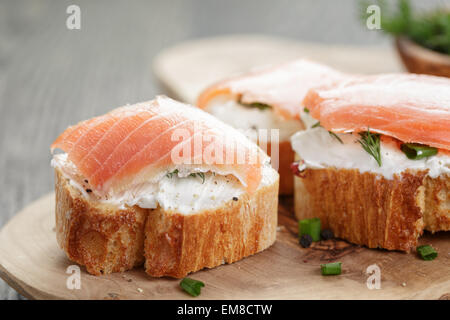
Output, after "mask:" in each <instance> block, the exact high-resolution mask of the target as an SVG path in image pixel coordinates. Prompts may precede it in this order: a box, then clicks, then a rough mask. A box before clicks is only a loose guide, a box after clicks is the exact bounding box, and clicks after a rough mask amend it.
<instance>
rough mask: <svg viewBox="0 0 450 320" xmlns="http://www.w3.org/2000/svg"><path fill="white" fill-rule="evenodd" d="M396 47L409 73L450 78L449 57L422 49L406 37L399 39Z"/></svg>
mask: <svg viewBox="0 0 450 320" xmlns="http://www.w3.org/2000/svg"><path fill="white" fill-rule="evenodd" d="M395 45H396V47H397V51H398V53H399V55H400V57H401V59H402V61H403V64H404V65H405V67H406V69H408V71H409V72H412V73H424V74H431V75H435V76H441V77H450V56H449V55H446V54H443V53H439V52H436V51H433V50H430V49H428V48H425V47H422V46H420V45H418V44H417V43H415V42H413V41H411V40H409V39H408V38H406V37H397V38H396V39H395Z"/></svg>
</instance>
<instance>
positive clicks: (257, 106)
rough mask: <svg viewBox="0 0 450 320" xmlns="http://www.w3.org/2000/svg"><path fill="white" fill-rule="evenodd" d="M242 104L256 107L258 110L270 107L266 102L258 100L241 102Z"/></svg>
mask: <svg viewBox="0 0 450 320" xmlns="http://www.w3.org/2000/svg"><path fill="white" fill-rule="evenodd" d="M241 104H242V105H244V106H246V107H249V108H258V109H259V110H266V109H271V108H272V107H271V106H269V105H268V104H265V103H260V102H253V103H242V102H241Z"/></svg>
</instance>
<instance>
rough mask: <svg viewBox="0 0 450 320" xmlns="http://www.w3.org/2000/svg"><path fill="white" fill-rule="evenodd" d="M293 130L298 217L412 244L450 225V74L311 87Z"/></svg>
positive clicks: (389, 244)
mask: <svg viewBox="0 0 450 320" xmlns="http://www.w3.org/2000/svg"><path fill="white" fill-rule="evenodd" d="M304 106H305V109H304V111H303V112H302V115H301V117H302V119H303V120H304V122H305V123H307V124H309V125H308V127H309V128H308V129H307V130H305V131H300V132H298V133H296V134H295V135H294V136H293V137H292V139H291V140H292V147H293V149H294V150H295V152H296V153H297V154H298V156H299V162H297V163H294V165H293V166H292V169H293V171H294V172H295V174H296V175H297V177H296V179H295V213H296V216H297V218H298V219H305V218H310V217H319V218H320V219H321V221H322V225H323V227H325V228H331V229H332V230H333V231H334V234H335V235H336V236H337V237H340V238H343V239H346V240H349V241H350V242H353V243H356V244H361V245H365V246H367V247H369V248H377V247H378V248H385V249H389V250H402V251H410V250H411V249H412V248H414V247H415V246H416V245H417V240H418V237H419V236H420V235H421V234H422V232H423V230H429V231H431V232H436V231H442V230H447V231H448V230H450V79H446V78H439V77H433V76H425V75H412V74H387V75H377V76H365V77H355V78H353V79H347V80H342V81H340V82H338V83H335V84H333V85H329V86H325V87H322V88H316V89H312V90H310V91H309V92H308V94H307V96H306V98H305V100H304Z"/></svg>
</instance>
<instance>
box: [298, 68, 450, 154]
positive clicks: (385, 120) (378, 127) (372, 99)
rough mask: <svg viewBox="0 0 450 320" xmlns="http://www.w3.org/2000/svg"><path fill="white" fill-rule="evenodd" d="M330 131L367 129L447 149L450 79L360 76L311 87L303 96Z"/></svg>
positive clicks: (423, 76)
mask: <svg viewBox="0 0 450 320" xmlns="http://www.w3.org/2000/svg"><path fill="white" fill-rule="evenodd" d="M303 103H304V105H305V107H306V108H308V109H309V111H310V114H311V116H312V117H313V118H315V119H317V120H319V121H320V124H321V125H322V126H323V127H325V128H326V129H327V130H330V131H333V132H360V131H366V130H367V129H370V131H373V132H377V133H380V134H384V135H388V136H391V137H394V138H397V139H399V140H401V141H403V142H415V143H420V144H425V145H429V146H432V147H436V148H441V149H446V150H450V79H447V78H441V77H435V76H427V75H415V74H385V75H376V76H362V77H357V78H353V79H346V80H342V81H339V82H337V83H335V84H333V85H329V86H324V87H322V88H315V89H311V90H310V91H309V92H308V94H307V95H306V97H305V100H304V101H303Z"/></svg>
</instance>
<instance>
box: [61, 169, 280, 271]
mask: <svg viewBox="0 0 450 320" xmlns="http://www.w3.org/2000/svg"><path fill="white" fill-rule="evenodd" d="M55 173H56V182H55V193H56V210H55V214H56V237H57V241H58V244H59V246H60V247H61V248H62V249H63V250H64V251H65V252H66V254H67V257H68V258H69V259H70V260H72V261H74V262H76V263H78V264H80V265H84V266H86V270H87V271H88V272H89V273H91V274H94V275H100V274H107V273H112V272H122V271H126V270H129V269H132V268H133V267H135V266H140V265H142V264H143V263H144V259H146V271H147V273H149V274H150V275H153V276H172V277H183V276H184V275H186V274H187V273H189V272H193V271H197V270H200V269H202V268H205V267H208V268H212V267H215V266H218V265H221V264H222V263H223V262H227V263H232V262H234V261H237V260H239V259H242V258H244V257H246V256H249V255H252V254H255V253H257V252H259V251H262V250H264V249H266V248H267V247H269V246H270V245H272V244H273V242H274V241H275V237H276V226H277V206H278V197H277V194H278V178H277V179H276V181H275V182H274V183H273V184H271V185H269V186H266V187H262V188H259V189H258V190H257V191H256V192H255V193H254V194H253V195H251V196H249V195H248V194H245V195H243V196H241V197H240V198H239V200H238V201H233V200H231V201H230V202H228V203H226V204H225V205H224V206H222V207H221V208H218V209H217V210H211V211H204V212H201V213H196V214H192V215H181V214H178V213H174V212H165V211H164V210H162V209H161V208H158V209H142V208H139V207H137V206H134V207H126V208H125V209H119V208H118V207H116V206H112V205H106V204H101V203H98V202H97V201H89V200H87V199H85V198H84V197H83V196H82V194H81V193H80V192H79V191H78V190H77V189H75V188H74V187H72V186H71V185H70V183H69V180H68V179H66V178H65V177H64V176H63V174H62V172H61V171H60V170H59V169H55ZM200 243H201V244H202V246H201V247H200ZM144 247H145V254H144ZM153 259H154V261H153ZM150 260H152V261H150Z"/></svg>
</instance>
